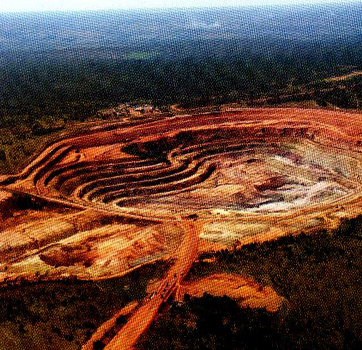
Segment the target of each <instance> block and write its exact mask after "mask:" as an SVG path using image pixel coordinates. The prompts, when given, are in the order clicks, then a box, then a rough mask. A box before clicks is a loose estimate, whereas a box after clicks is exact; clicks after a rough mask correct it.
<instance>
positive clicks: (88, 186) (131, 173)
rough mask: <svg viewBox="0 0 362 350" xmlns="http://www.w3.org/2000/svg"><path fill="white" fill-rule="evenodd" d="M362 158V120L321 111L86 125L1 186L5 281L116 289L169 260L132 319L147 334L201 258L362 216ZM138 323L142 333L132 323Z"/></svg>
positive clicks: (1, 276) (0, 274)
mask: <svg viewBox="0 0 362 350" xmlns="http://www.w3.org/2000/svg"><path fill="white" fill-rule="evenodd" d="M361 151H362V119H361V116H360V115H359V114H355V113H347V112H338V111H328V110H317V109H310V110H309V109H291V108H283V109H282V108H270V109H241V110H235V111H226V112H215V113H206V114H197V115H182V116H174V117H157V118H148V119H142V118H139V119H134V120H132V119H128V120H126V119H125V120H120V121H117V122H113V123H106V124H97V125H94V126H91V127H88V129H87V130H84V132H83V133H82V134H77V135H68V136H67V137H65V138H63V139H61V140H59V141H58V142H55V143H53V144H51V145H48V147H47V148H46V149H45V150H44V151H43V152H42V153H41V154H40V155H38V156H37V158H34V160H33V161H32V162H31V164H29V166H28V167H26V168H25V169H24V170H23V171H22V172H21V173H19V174H17V175H10V176H3V177H1V178H0V186H1V187H0V208H1V214H2V220H1V222H0V231H1V234H0V258H1V260H0V280H1V281H2V282H3V283H9V281H14V280H16V279H19V278H23V279H28V280H33V281H34V280H35V281H38V280H56V279H64V278H70V277H76V278H78V279H84V280H96V279H106V278H111V277H114V276H121V275H123V274H127V273H128V272H130V271H132V270H134V269H137V268H138V267H140V266H142V265H144V264H147V263H150V262H154V261H156V260H162V259H164V260H165V261H166V260H170V261H171V262H172V263H173V267H171V270H170V272H169V273H168V274H167V276H166V277H165V281H164V282H163V284H161V287H160V284H159V286H158V287H157V288H156V287H155V290H154V291H153V292H152V291H151V292H150V296H149V298H148V300H147V301H145V304H144V305H143V306H141V307H140V309H139V310H140V311H139V313H138V314H137V312H136V314H135V316H134V317H135V319H136V318H137V317H138V318H140V317H141V318H142V319H143V322H144V323H145V327H146V326H147V324H148V321H147V317H146V316H144V315H145V312H146V311H147V312H148V314H152V315H153V314H154V313H155V312H156V311H157V309H158V307H159V306H160V304H161V303H162V302H164V301H165V300H166V299H167V298H168V297H169V295H170V294H172V293H173V292H175V293H176V295H177V293H178V290H179V286H180V284H181V282H182V279H183V277H184V276H185V275H186V274H187V272H188V269H189V268H190V267H191V265H192V262H193V261H194V260H195V259H197V255H198V253H200V252H203V251H208V250H218V249H223V248H227V247H233V246H240V245H242V244H246V243H251V242H261V241H265V240H270V239H274V238H276V237H279V236H283V235H287V234H297V233H299V232H302V231H304V232H312V231H313V230H316V229H319V228H326V229H331V228H334V227H336V226H337V225H338V224H339V222H340V220H341V219H342V218H344V217H352V216H355V215H356V214H359V213H360V212H361V206H362V182H361V176H362V164H361V161H362V154H361ZM142 308H143V309H142ZM142 312H143V314H142ZM147 312H146V313H147ZM152 317H153V316H152ZM134 322H135V321H134ZM138 324H139V323H138ZM127 326H128V329H126V330H125V332H126V331H127V332H129V333H127V334H133V333H134V330H132V329H131V330H130V327H132V319H131V320H130V322H129V323H127ZM141 328H142V327H141ZM122 337H123V340H124V339H125V335H124V334H123V335H121V336H120V338H119V339H122ZM136 338H137V336H135V339H136ZM119 339H118V345H117V339H115V340H114V344H115V345H114V347H113V348H117V347H116V345H117V346H119V341H120V340H119ZM129 339H130V338H129ZM130 342H131V340H130ZM130 346H131V343H130ZM109 348H112V344H110V347H109Z"/></svg>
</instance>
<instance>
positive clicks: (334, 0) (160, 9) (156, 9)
mask: <svg viewBox="0 0 362 350" xmlns="http://www.w3.org/2000/svg"><path fill="white" fill-rule="evenodd" d="M357 4H359V5H362V2H360V1H357V0H356V1H349V2H340V1H337V0H331V2H328V3H324V2H315V3H306V4H303V3H291V4H255V5H251V4H246V5H225V6H222V5H221V6H219V5H218V6H185V7H182V6H172V7H132V8H122V7H120V8H104V9H101V8H99V9H84V10H82V9H64V10H61V9H54V10H39V9H38V10H24V11H21V10H20V11H1V10H0V15H5V14H9V15H11V14H13V15H17V14H40V13H42V14H56V13H60V14H65V13H90V12H91V13H94V12H164V11H188V10H216V9H247V8H249V9H250V8H255V9H256V8H291V7H299V8H303V7H305V8H307V7H328V6H338V7H344V6H355V5H357Z"/></svg>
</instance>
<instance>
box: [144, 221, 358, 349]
mask: <svg viewBox="0 0 362 350" xmlns="http://www.w3.org/2000/svg"><path fill="white" fill-rule="evenodd" d="M361 253H362V217H361V216H359V217H357V218H355V219H345V220H343V221H342V223H341V225H340V226H339V228H338V229H336V230H334V231H333V232H326V231H320V232H317V233H315V234H311V235H306V234H301V235H298V236H286V237H282V238H279V239H278V240H275V241H270V242H266V243H260V244H250V245H246V246H243V247H242V248H239V249H235V250H230V251H229V250H224V251H220V252H216V253H205V254H204V255H203V256H201V257H200V262H199V263H196V264H194V266H193V269H192V270H191V271H190V274H189V276H188V279H189V280H193V279H198V278H200V277H201V276H208V275H212V274H214V273H219V272H226V273H233V274H241V275H246V276H251V277H253V278H254V279H255V280H256V281H257V282H259V283H261V284H262V285H265V286H267V285H269V286H272V287H273V288H274V289H275V290H276V291H277V292H278V294H279V295H281V296H283V297H284V298H286V302H285V303H284V305H282V307H281V308H280V309H279V311H277V312H276V313H269V312H267V311H265V310H264V309H250V308H245V309H242V308H240V307H239V306H238V305H237V302H236V301H234V300H232V299H230V298H228V297H226V296H224V297H213V296H211V295H208V294H204V296H203V297H201V298H196V297H191V296H188V295H185V301H184V303H182V304H178V303H171V306H170V307H169V308H168V309H167V308H166V309H165V310H164V312H163V313H161V314H160V315H159V317H158V318H157V319H156V320H155V321H154V323H153V325H152V326H151V328H150V329H149V330H148V332H147V333H146V334H145V335H144V336H143V337H142V338H141V339H140V341H139V343H138V347H137V348H138V349H150V348H152V347H154V348H157V349H360V348H361V346H362V341H361V339H362V327H361V322H359V320H360V319H361V317H362V302H361V298H360V286H361V283H362V263H361V259H360V256H361ZM212 257H216V261H215V262H204V261H203V260H204V259H208V258H212Z"/></svg>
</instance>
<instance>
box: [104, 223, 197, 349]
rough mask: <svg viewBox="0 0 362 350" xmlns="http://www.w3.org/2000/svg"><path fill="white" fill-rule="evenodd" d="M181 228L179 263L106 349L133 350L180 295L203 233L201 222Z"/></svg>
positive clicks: (184, 225)
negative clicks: (169, 302) (174, 296)
mask: <svg viewBox="0 0 362 350" xmlns="http://www.w3.org/2000/svg"><path fill="white" fill-rule="evenodd" d="M180 225H181V226H182V228H183V229H184V231H185V237H184V240H183V242H182V244H181V246H180V249H179V252H178V257H177V260H176V263H175V264H174V265H173V267H172V268H171V269H170V271H169V272H168V274H167V277H166V278H165V279H164V281H163V282H162V284H161V285H160V286H159V287H158V288H157V290H156V291H154V292H153V293H152V294H150V295H149V296H148V297H147V299H146V300H145V301H144V303H143V305H142V306H141V307H140V308H139V309H138V310H137V311H136V312H135V313H134V314H133V315H132V316H131V318H130V319H129V320H128V322H127V324H126V325H125V326H124V327H123V328H122V329H121V331H120V332H119V333H118V334H117V335H116V336H115V337H114V338H113V340H112V341H111V342H110V343H109V344H108V345H107V346H106V347H105V349H106V350H120V349H132V347H133V345H134V344H135V343H136V342H137V340H138V338H139V337H140V336H141V335H142V334H143V333H144V332H145V330H146V329H147V328H148V327H149V326H150V325H151V323H152V321H153V319H154V318H155V316H156V315H157V312H158V310H159V308H160V307H161V305H162V304H163V303H165V302H166V301H167V300H168V298H169V297H170V296H171V295H172V294H174V293H176V294H177V293H178V291H179V288H180V282H181V280H182V278H183V277H184V276H185V275H186V274H187V272H188V271H189V269H190V268H191V266H192V263H193V262H194V260H195V258H196V257H197V249H198V241H199V234H200V232H201V229H202V224H201V223H200V222H192V221H183V222H182V223H180Z"/></svg>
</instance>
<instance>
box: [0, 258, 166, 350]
mask: <svg viewBox="0 0 362 350" xmlns="http://www.w3.org/2000/svg"><path fill="white" fill-rule="evenodd" d="M167 267H168V266H167V264H166V265H165V263H162V264H161V263H154V264H151V265H147V266H144V267H142V268H141V269H139V270H136V271H134V272H132V273H130V274H129V275H127V276H124V277H121V278H118V279H112V280H108V281H97V282H82V281H77V280H68V281H60V282H46V283H31V284H27V283H23V284H21V285H20V286H14V287H7V288H2V289H0V337H1V342H0V349H1V350H3V349H4V350H8V349H14V350H17V349H19V350H27V349H29V350H35V349H54V350H57V349H62V350H63V349H64V350H68V349H69V350H71V349H80V348H81V346H82V345H83V344H84V343H86V341H87V340H88V339H89V338H90V337H91V336H92V334H93V333H94V332H95V331H96V329H97V328H98V327H99V326H100V325H101V324H103V323H104V322H105V321H107V320H108V319H110V318H111V317H112V316H113V315H114V314H116V313H117V312H118V311H119V310H120V309H122V308H123V307H124V306H125V305H127V304H128V303H130V302H131V301H134V300H142V299H143V298H144V297H145V296H146V291H145V290H146V286H147V284H148V283H149V281H150V279H151V278H160V277H161V276H162V274H163V273H164V272H165V271H166V269H167Z"/></svg>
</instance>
